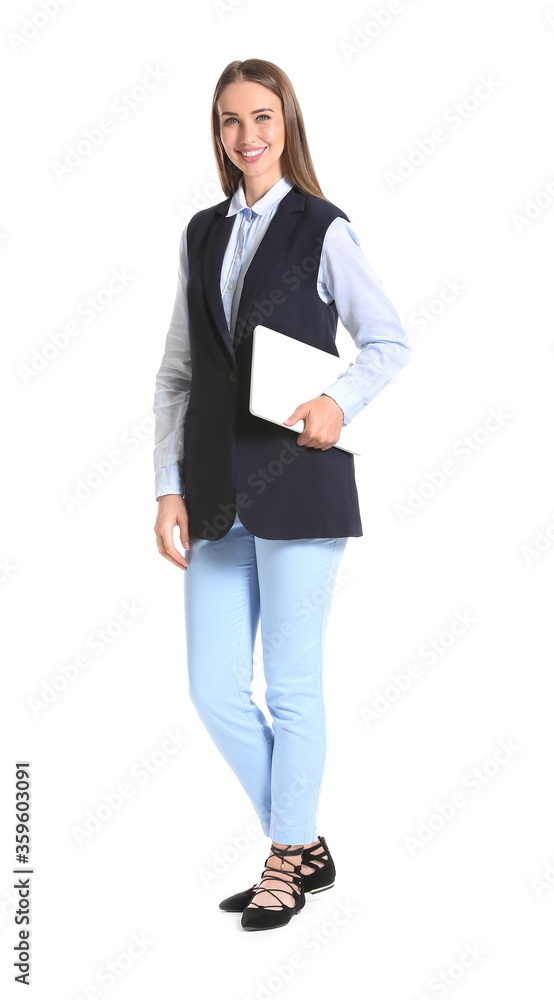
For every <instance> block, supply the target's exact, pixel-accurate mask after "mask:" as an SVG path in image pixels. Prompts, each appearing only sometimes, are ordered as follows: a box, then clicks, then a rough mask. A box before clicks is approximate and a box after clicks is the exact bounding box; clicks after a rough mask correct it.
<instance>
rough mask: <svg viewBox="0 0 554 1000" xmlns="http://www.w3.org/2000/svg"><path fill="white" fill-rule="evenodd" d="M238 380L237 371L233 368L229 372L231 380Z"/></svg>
mask: <svg viewBox="0 0 554 1000" xmlns="http://www.w3.org/2000/svg"><path fill="white" fill-rule="evenodd" d="M236 381H237V373H236V371H233V370H232V369H231V371H230V372H229V382H236Z"/></svg>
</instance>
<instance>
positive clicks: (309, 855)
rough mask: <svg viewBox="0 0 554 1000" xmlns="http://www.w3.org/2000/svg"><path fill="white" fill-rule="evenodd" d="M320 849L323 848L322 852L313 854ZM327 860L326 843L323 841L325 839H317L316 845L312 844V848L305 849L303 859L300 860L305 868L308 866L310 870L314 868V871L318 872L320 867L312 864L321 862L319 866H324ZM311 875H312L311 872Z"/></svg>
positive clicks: (327, 850)
mask: <svg viewBox="0 0 554 1000" xmlns="http://www.w3.org/2000/svg"><path fill="white" fill-rule="evenodd" d="M320 847H323V850H322V851H320V852H319V854H315V851H318V850H319V848H320ZM328 860H329V849H328V847H327V841H326V840H325V837H319V838H318V843H317V844H314V845H313V847H306V848H305V849H304V857H303V859H302V863H303V864H305V865H306V866H309V867H310V868H314V869H315V871H318V870H319V868H320V866H319V865H314V863H313V862H314V861H321V864H322V865H325V864H327V861H328ZM311 874H313V872H312V873H311Z"/></svg>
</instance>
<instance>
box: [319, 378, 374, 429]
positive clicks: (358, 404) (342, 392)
mask: <svg viewBox="0 0 554 1000" xmlns="http://www.w3.org/2000/svg"><path fill="white" fill-rule="evenodd" d="M322 395H325V396H330V397H331V399H334V400H335V403H338V404H339V406H340V408H341V410H342V412H343V413H344V417H343V421H342V425H343V427H345V426H346V425H347V424H349V423H350V421H351V420H352V419H353V418H354V417H355V416H356V414H357V413H359V412H360V410H363V408H364V404H363V401H360V397H359V394H358V393H356V392H355V391H354V392H353V391H352V390H351V389H350V388H349V386H348V383H347V381H345V379H343V378H339V379H337V381H336V382H333V383H332V384H331V385H330V386H328V387H327V389H324V390H323V393H322Z"/></svg>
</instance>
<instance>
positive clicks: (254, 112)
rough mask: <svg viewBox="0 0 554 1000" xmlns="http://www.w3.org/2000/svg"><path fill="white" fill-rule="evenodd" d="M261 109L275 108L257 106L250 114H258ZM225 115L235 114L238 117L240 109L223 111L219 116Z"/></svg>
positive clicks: (270, 109)
mask: <svg viewBox="0 0 554 1000" xmlns="http://www.w3.org/2000/svg"><path fill="white" fill-rule="evenodd" d="M260 111H273V108H256V110H255V111H251V112H250V114H251V115H258V114H259V113H260ZM223 115H235V116H237V117H238V111H222V112H221V114H220V116H219V117H220V118H223Z"/></svg>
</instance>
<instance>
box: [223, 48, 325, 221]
mask: <svg viewBox="0 0 554 1000" xmlns="http://www.w3.org/2000/svg"><path fill="white" fill-rule="evenodd" d="M243 80H251V81H252V82H253V83H260V84H261V85H262V87H267V89H268V90H271V91H273V93H274V94H277V97H278V98H279V100H280V101H281V106H282V109H283V118H284V121H285V148H284V150H283V157H284V165H285V172H286V173H287V174H288V176H289V178H290V180H291V182H292V183H293V184H294V185H296V187H297V188H299V189H300V190H301V191H303V192H304V194H311V195H313V196H314V197H316V198H322V199H323V200H324V201H328V200H329V199H328V198H326V197H325V195H324V194H323V191H322V190H321V188H320V186H319V181H318V179H317V177H316V172H315V170H314V165H313V163H312V158H311V156H310V150H309V148H308V140H307V138H306V130H305V128H304V119H303V118H302V112H301V110H300V105H299V103H298V98H297V97H296V94H295V92H294V88H293V86H292V83H291V82H290V80H289V78H288V76H287V75H286V73H284V72H283V70H282V69H280V68H279V66H276V65H275V63H272V62H267V60H265V59H245V60H244V61H243V62H240V60H238V59H237V60H235V62H231V63H229V65H228V66H226V67H225V69H224V70H223V73H222V74H221V76H220V78H219V80H218V81H217V84H216V88H215V91H214V96H213V102H212V143H213V148H214V153H215V160H216V164H217V172H218V174H219V179H220V181H221V187H222V188H223V190H224V192H225V194H226V196H227V197H228V198H230V197H231V196H232V195H233V194H234V193H235V191H236V190H237V188H238V186H239V181H240V180H241V178H242V170H241V169H240V168H239V167H237V166H235V164H234V163H233V162H232V161H231V160H230V159H229V157H228V156H227V153H226V152H225V150H224V148H223V144H222V142H221V138H220V134H219V116H218V113H217V102H218V100H219V98H220V95H221V93H222V91H223V90H224V89H225V87H227V86H228V85H229V84H230V83H240V82H241V81H243Z"/></svg>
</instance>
